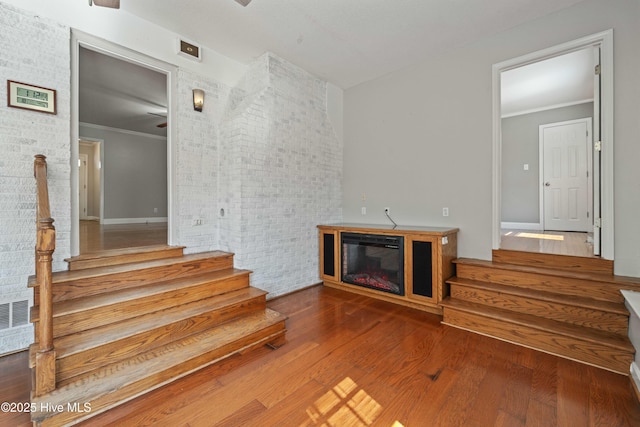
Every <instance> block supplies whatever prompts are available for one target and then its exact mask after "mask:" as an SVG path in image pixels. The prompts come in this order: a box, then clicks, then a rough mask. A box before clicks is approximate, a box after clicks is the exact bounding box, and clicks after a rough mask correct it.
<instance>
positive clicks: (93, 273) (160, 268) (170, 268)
mask: <svg viewBox="0 0 640 427" xmlns="http://www.w3.org/2000/svg"><path fill="white" fill-rule="evenodd" d="M228 268H233V254H230V253H227V252H222V251H213V252H203V253H198V254H191V255H184V256H182V257H179V258H167V259H159V260H152V261H145V262H139V263H132V264H123V265H116V266H109V267H98V268H91V269H86V270H76V271H61V272H56V273H53V301H54V302H56V301H64V300H68V299H73V298H80V297H85V296H89V295H96V294H100V293H104V292H112V291H114V290H119V289H126V288H131V287H137V286H141V285H145V284H151V283H155V282H158V281H164V280H170V279H173V278H177V277H184V276H186V275H198V274H202V273H205V272H212V271H219V270H224V269H228ZM29 286H30V287H34V288H36V289H35V290H37V285H36V282H35V277H30V278H29ZM34 297H35V301H37V295H34Z"/></svg>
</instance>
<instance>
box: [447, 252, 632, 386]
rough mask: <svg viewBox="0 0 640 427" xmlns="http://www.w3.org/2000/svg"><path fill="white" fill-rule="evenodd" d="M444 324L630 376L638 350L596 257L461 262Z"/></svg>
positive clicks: (509, 255) (604, 264)
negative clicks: (630, 339)
mask: <svg viewBox="0 0 640 427" xmlns="http://www.w3.org/2000/svg"><path fill="white" fill-rule="evenodd" d="M455 262H456V276H455V277H452V278H451V279H449V280H448V281H447V283H448V284H449V286H450V296H449V297H448V298H446V299H445V300H444V301H443V302H442V307H443V323H445V324H447V325H450V326H454V327H457V328H461V329H466V330H469V331H472V332H476V333H479V334H483V335H487V336H491V337H494V338H498V339H501V340H504V341H509V342H512V343H515V344H519V345H522V346H525V347H530V348H533V349H536V350H540V351H544V352H547V353H551V354H554V355H557V356H561V357H565V358H568V359H572V360H576V361H579V362H583V363H586V364H589V365H593V366H597V367H600V368H603V369H607V370H610V371H613V372H617V373H620V374H623V375H629V368H630V365H631V362H632V361H633V356H634V352H635V350H634V348H633V346H632V345H631V343H630V341H629V339H628V337H627V334H628V323H629V313H628V311H627V310H626V308H625V306H624V299H623V297H622V294H621V293H620V290H621V289H634V290H638V289H640V281H638V280H637V279H633V278H623V277H618V276H614V275H613V264H612V263H611V262H610V261H606V260H601V259H597V258H593V259H590V258H580V257H571V256H566V257H565V256H559V255H546V254H531V253H526V252H518V251H506V250H497V251H494V253H493V261H481V260H473V259H458V260H456V261H455Z"/></svg>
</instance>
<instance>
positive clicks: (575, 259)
mask: <svg viewBox="0 0 640 427" xmlns="http://www.w3.org/2000/svg"><path fill="white" fill-rule="evenodd" d="M492 259H493V262H496V263H503V264H514V265H525V266H529V267H543V268H551V269H559V270H567V271H575V272H579V273H593V274H602V275H607V276H612V275H613V261H611V260H607V259H604V258H598V257H579V256H571V255H556V254H544V253H536V252H524V251H513V250H507V249H494V250H493V253H492Z"/></svg>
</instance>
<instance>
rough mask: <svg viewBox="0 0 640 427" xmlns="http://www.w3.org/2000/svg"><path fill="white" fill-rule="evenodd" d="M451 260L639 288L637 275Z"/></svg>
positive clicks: (459, 259)
mask: <svg viewBox="0 0 640 427" xmlns="http://www.w3.org/2000/svg"><path fill="white" fill-rule="evenodd" d="M453 262H454V263H455V264H460V265H477V266H481V267H490V268H493V269H498V270H509V271H518V272H526V273H536V274H542V275H546V276H556V277H569V278H573V279H581V280H588V281H593V282H604V283H610V284H613V285H616V286H625V287H629V289H634V290H640V278H637V277H626V276H616V275H613V276H612V275H608V274H598V273H581V272H576V271H569V270H562V269H553V268H548V267H534V266H527V265H519V264H507V263H500V262H493V261H486V260H481V259H472V258H457V259H455V260H453Z"/></svg>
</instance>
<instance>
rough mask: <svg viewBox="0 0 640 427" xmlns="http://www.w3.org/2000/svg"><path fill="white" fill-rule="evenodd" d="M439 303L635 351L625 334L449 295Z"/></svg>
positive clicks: (631, 351) (630, 351)
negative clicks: (463, 299) (575, 324)
mask: <svg viewBox="0 0 640 427" xmlns="http://www.w3.org/2000/svg"><path fill="white" fill-rule="evenodd" d="M440 305H441V306H443V307H445V308H451V309H454V310H460V311H466V312H470V313H474V314H477V315H482V316H486V317H491V318H494V319H500V320H503V321H508V322H511V323H516V324H519V325H523V326H527V327H530V328H534V329H538V330H543V331H549V332H551V331H552V332H554V333H557V334H561V335H565V336H569V337H573V338H576V339H581V340H584V341H589V342H592V343H596V344H601V345H603V346H608V347H614V348H618V349H620V350H623V351H628V352H629V353H630V354H633V353H634V352H635V349H634V347H633V345H632V344H631V342H630V341H629V339H628V337H626V336H621V335H616V334H610V333H606V332H602V331H598V330H595V329H590V328H586V327H583V326H574V325H571V324H568V323H563V322H559V321H556V320H550V319H546V318H542V317H538V316H534V315H531V314H524V313H516V312H513V311H510V310H504V309H501V308H496V307H490V306H486V305H482V304H476V303H472V302H468V301H461V300H457V299H452V298H450V297H447V298H445V299H444V300H443V301H442V302H441V303H440Z"/></svg>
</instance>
